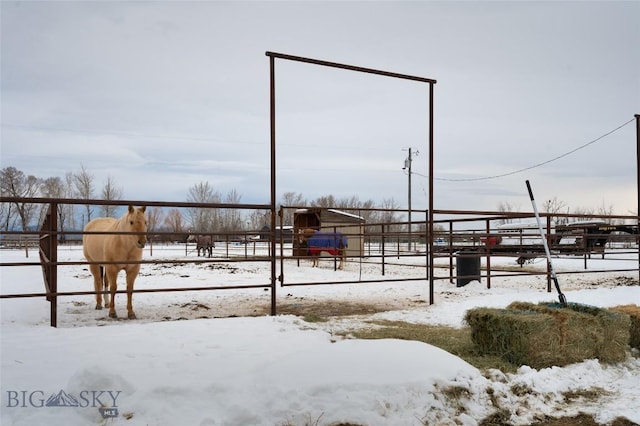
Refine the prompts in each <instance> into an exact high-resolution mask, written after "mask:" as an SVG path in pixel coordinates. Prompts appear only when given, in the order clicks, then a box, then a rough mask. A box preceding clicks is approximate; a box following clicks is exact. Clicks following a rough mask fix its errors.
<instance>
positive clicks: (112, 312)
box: [82, 206, 147, 319]
mask: <svg viewBox="0 0 640 426" xmlns="http://www.w3.org/2000/svg"><path fill="white" fill-rule="evenodd" d="M144 211H145V207H144V206H143V207H140V208H138V209H136V208H133V206H129V210H128V211H127V213H125V214H124V215H123V216H122V217H121V218H120V219H114V218H112V217H99V218H97V219H93V220H92V221H90V222H89V223H87V226H85V227H84V232H102V233H104V234H84V235H83V236H82V245H83V251H84V257H85V258H86V259H87V260H88V261H89V262H92V263H91V264H90V265H89V270H90V271H91V274H92V275H93V284H94V286H95V289H96V309H102V286H103V285H104V291H105V292H106V290H107V286H109V290H110V292H111V303H109V296H108V295H107V294H106V293H105V296H104V301H105V307H107V306H108V307H109V316H110V317H111V318H117V315H116V304H115V297H116V290H117V287H118V285H117V283H116V279H117V278H118V273H119V272H120V271H122V270H123V269H124V271H125V272H126V274H127V311H128V316H129V319H135V318H136V314H135V313H134V312H133V305H132V300H131V299H132V296H133V283H134V281H135V279H136V277H137V276H138V272H140V264H139V263H129V262H139V261H140V260H142V249H143V248H144V245H145V244H146V243H147V219H146V218H145V216H144ZM106 232H109V233H106ZM111 232H112V233H111ZM101 262H104V263H103V264H101ZM107 262H108V263H107ZM103 270H104V282H103V274H102V272H103Z"/></svg>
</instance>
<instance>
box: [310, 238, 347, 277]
mask: <svg viewBox="0 0 640 426" xmlns="http://www.w3.org/2000/svg"><path fill="white" fill-rule="evenodd" d="M299 236H300V245H301V246H302V247H307V254H308V255H309V256H311V257H313V264H312V267H316V266H318V264H319V263H320V262H319V258H320V255H321V254H322V252H323V251H324V252H327V253H329V254H330V255H331V256H336V257H340V265H339V266H338V269H343V267H344V258H345V252H346V250H345V249H346V248H347V237H346V236H345V235H343V234H342V233H341V232H324V231H316V230H314V229H302V230H300V233H299Z"/></svg>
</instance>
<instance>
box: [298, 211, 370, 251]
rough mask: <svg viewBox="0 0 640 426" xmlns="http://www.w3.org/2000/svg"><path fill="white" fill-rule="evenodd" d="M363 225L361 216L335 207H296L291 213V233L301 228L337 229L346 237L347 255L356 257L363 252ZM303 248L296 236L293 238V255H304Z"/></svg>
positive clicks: (331, 230)
mask: <svg viewBox="0 0 640 426" xmlns="http://www.w3.org/2000/svg"><path fill="white" fill-rule="evenodd" d="M364 225H365V221H364V219H363V218H362V217H360V216H358V215H354V214H351V213H347V212H343V211H340V210H336V209H328V208H321V207H310V208H308V209H298V210H296V211H295V212H294V213H293V235H298V233H299V231H300V230H302V229H307V228H311V229H315V230H320V231H325V232H334V231H338V232H341V233H342V234H344V235H345V236H346V237H347V241H348V243H347V250H346V256H347V257H358V256H362V255H363V253H364ZM305 250H306V249H305V248H301V247H300V242H299V240H298V239H297V238H294V239H293V255H294V256H305V255H306V252H305Z"/></svg>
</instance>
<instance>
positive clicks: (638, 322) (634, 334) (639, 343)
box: [610, 305, 640, 349]
mask: <svg viewBox="0 0 640 426" xmlns="http://www.w3.org/2000/svg"><path fill="white" fill-rule="evenodd" d="M610 309H611V310H612V311H614V312H619V313H623V314H627V315H629V320H630V326H629V345H630V346H631V347H633V348H638V349H640V306H638V305H620V306H614V307H613V308H610Z"/></svg>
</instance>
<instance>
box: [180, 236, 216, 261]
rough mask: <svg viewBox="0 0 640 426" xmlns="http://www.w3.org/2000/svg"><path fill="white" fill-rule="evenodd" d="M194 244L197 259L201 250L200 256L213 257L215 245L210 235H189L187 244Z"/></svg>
mask: <svg viewBox="0 0 640 426" xmlns="http://www.w3.org/2000/svg"><path fill="white" fill-rule="evenodd" d="M194 241H195V243H196V250H198V257H200V250H202V256H206V257H213V249H214V248H216V244H215V243H214V242H213V237H212V236H211V235H193V234H191V235H189V238H187V242H194Z"/></svg>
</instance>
